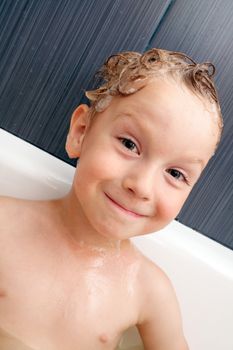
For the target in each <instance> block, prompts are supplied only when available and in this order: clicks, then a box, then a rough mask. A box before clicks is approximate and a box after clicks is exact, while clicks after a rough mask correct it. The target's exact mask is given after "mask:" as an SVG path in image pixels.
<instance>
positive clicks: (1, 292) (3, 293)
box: [0, 289, 6, 298]
mask: <svg viewBox="0 0 233 350" xmlns="http://www.w3.org/2000/svg"><path fill="white" fill-rule="evenodd" d="M5 296H6V292H5V291H4V290H3V289H0V298H4V297H5Z"/></svg>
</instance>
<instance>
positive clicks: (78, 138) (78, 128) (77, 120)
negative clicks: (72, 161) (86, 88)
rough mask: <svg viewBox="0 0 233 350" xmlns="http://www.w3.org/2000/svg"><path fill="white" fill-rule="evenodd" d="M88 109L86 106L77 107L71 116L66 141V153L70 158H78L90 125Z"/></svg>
mask: <svg viewBox="0 0 233 350" xmlns="http://www.w3.org/2000/svg"><path fill="white" fill-rule="evenodd" d="M89 110H90V108H89V107H88V106H87V105H84V104H82V105H80V106H78V107H77V108H76V109H75V111H74V112H73V114H72V117H71V122H70V130H69V133H68V135H67V139H66V152H67V153H68V156H69V157H70V158H78V157H79V156H80V153H81V148H82V143H83V140H84V137H85V134H86V133H87V130H88V127H89V124H90V113H89Z"/></svg>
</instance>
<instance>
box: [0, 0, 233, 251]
mask: <svg viewBox="0 0 233 350" xmlns="http://www.w3.org/2000/svg"><path fill="white" fill-rule="evenodd" d="M232 38H233V2H232V0H205V1H201V0H195V1H193V0H167V1H166V0H96V1H95V0H83V1H82V0H40V1H38V0H1V2H0V128H3V129H4V130H7V131H9V132H11V133H12V134H14V135H16V136H18V137H20V138H21V139H23V140H25V141H28V142H30V143H31V144H33V145H35V146H37V147H39V148H41V149H43V150H45V151H46V152H48V153H50V154H52V155H54V156H55V157H57V158H59V159H62V160H64V161H65V162H67V163H70V164H71V165H75V162H73V161H70V160H69V159H68V157H67V155H66V153H65V149H64V146H65V140H66V134H67V131H68V127H69V121H70V116H71V114H72V111H73V110H74V109H75V107H76V106H77V105H78V104H79V103H80V102H86V100H85V97H84V90H86V89H88V88H90V87H91V81H92V77H93V75H94V73H95V72H96V70H97V69H98V68H99V67H100V66H101V65H102V64H103V62H104V60H105V59H106V57H107V56H109V55H111V54H113V53H116V52H118V51H122V50H135V51H140V52H142V51H145V50H147V49H149V48H151V47H159V48H164V49H168V50H174V51H183V52H185V53H186V54H188V55H189V56H191V57H192V58H193V59H195V60H196V61H199V62H202V61H211V62H213V63H214V64H215V66H216V85H217V88H218V91H219V96H220V101H221V106H222V112H223V117H224V124H225V128H224V134H223V138H222V141H221V144H220V147H219V149H218V151H217V153H216V155H215V156H214V157H213V159H212V160H211V161H210V163H209V164H208V167H207V168H206V170H205V171H204V173H203V176H202V177H201V179H200V181H199V182H198V184H197V185H196V186H195V188H194V190H193V191H192V193H191V196H190V197H189V200H188V201H187V202H186V204H185V206H184V208H183V210H182V211H181V213H180V214H179V216H178V218H177V220H179V221H180V222H182V223H184V224H185V225H187V226H189V227H192V228H194V229H195V230H197V231H198V232H200V233H202V234H203V235H205V236H208V237H209V238H211V239H213V240H215V241H217V242H219V243H221V244H222V245H224V246H226V247H228V248H230V249H233V40H232ZM0 171H1V169H0Z"/></svg>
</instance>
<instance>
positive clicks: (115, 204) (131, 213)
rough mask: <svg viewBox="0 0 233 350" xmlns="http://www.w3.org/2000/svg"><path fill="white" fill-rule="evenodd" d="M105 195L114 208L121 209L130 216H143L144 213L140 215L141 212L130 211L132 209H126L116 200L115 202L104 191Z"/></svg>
mask: <svg viewBox="0 0 233 350" xmlns="http://www.w3.org/2000/svg"><path fill="white" fill-rule="evenodd" d="M105 196H106V197H107V198H108V199H109V201H110V202H111V204H113V205H114V206H115V208H117V209H119V210H121V211H122V212H124V213H125V214H127V215H131V216H133V217H136V218H141V217H145V215H141V214H138V213H135V212H134V211H132V210H129V209H126V208H124V207H122V206H121V205H120V204H118V203H117V202H115V201H114V200H113V199H112V198H111V197H109V196H108V195H107V194H106V193H105Z"/></svg>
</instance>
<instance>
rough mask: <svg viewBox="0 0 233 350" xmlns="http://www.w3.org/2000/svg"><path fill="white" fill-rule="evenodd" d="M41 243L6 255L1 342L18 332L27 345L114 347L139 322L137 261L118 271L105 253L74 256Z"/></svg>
mask: <svg viewBox="0 0 233 350" xmlns="http://www.w3.org/2000/svg"><path fill="white" fill-rule="evenodd" d="M37 248H39V249H33V247H31V248H30V249H28V250H27V251H24V252H22V251H19V250H18V249H15V248H14V247H12V248H11V249H9V251H8V252H5V254H3V255H4V256H3V257H2V261H1V265H0V266H1V271H0V329H3V330H4V331H5V332H7V334H9V337H8V340H6V337H5V338H4V337H2V342H3V340H4V339H5V340H4V341H8V343H9V344H10V343H12V342H13V341H14V340H13V338H14V337H15V338H16V339H18V341H19V342H20V344H21V343H22V344H25V346H27V347H26V348H25V350H27V349H35V350H36V349H38V350H55V349H56V350H60V349H61V350H64V349H67V350H73V349H74V350H76V349H77V348H79V349H88V350H91V349H93V350H98V349H109V350H110V349H111V350H112V349H115V348H116V346H117V343H118V341H119V339H120V337H121V334H122V332H123V331H124V330H125V329H127V328H128V327H129V326H130V325H132V324H135V323H136V321H137V317H138V316H137V315H138V298H137V292H136V289H137V288H136V283H135V280H136V274H137V272H136V271H137V268H136V265H135V264H131V265H130V264H129V266H128V267H125V269H124V270H123V269H122V270H120V271H119V270H117V269H115V267H114V266H115V265H111V264H112V263H111V261H105V260H104V257H103V256H98V257H95V258H90V259H83V258H82V256H80V259H73V258H72V257H71V256H69V255H67V254H60V255H57V254H56V253H54V252H51V251H47V250H46V249H45V250H44V251H42V250H41V247H37ZM15 341H16V340H15ZM0 342H1V334H0ZM0 345H1V343H0ZM10 346H11V345H9V346H7V345H6V346H5V347H4V348H3V349H4V350H11V347H10ZM22 346H23V345H22ZM17 347H18V345H17ZM1 348H2V347H1ZM19 349H20V347H19ZM20 350H21V349H20ZM22 350H24V348H22Z"/></svg>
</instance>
